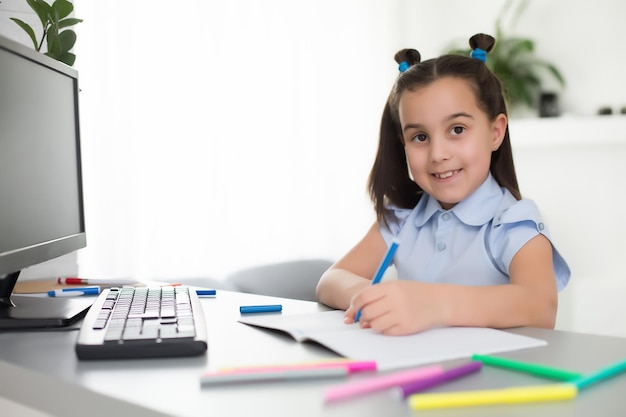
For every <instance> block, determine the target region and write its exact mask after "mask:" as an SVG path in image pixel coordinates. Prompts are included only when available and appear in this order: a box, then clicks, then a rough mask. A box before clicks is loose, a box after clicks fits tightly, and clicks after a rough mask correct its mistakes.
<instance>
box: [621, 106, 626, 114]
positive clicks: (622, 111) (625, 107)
mask: <svg viewBox="0 0 626 417" xmlns="http://www.w3.org/2000/svg"><path fill="white" fill-rule="evenodd" d="M620 113H622V114H626V106H624V107H622V109H621V110H620Z"/></svg>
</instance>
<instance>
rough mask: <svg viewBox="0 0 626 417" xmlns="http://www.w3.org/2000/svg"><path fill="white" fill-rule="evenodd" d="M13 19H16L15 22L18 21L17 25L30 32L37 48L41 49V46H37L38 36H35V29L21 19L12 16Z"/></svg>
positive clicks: (29, 34)
mask: <svg viewBox="0 0 626 417" xmlns="http://www.w3.org/2000/svg"><path fill="white" fill-rule="evenodd" d="M11 20H12V21H14V22H15V23H17V25H18V26H19V27H21V28H22V29H24V31H25V32H26V33H28V36H30V39H31V40H32V41H33V45H34V46H35V50H37V51H39V48H38V47H37V46H38V45H37V37H36V36H35V31H34V30H33V28H31V27H30V25H29V24H28V23H26V22H23V21H21V20H20V19H16V18H14V17H12V18H11Z"/></svg>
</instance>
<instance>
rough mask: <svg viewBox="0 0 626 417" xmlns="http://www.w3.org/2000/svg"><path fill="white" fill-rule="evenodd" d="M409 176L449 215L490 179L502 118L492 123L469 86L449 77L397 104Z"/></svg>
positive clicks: (504, 122)
mask: <svg viewBox="0 0 626 417" xmlns="http://www.w3.org/2000/svg"><path fill="white" fill-rule="evenodd" d="M399 113H400V125H401V128H402V137H403V140H404V147H405V152H406V158H407V162H408V164H409V171H410V172H411V175H412V176H413V179H414V181H415V182H416V183H417V184H418V185H419V186H420V188H421V189H422V190H424V191H425V192H426V193H428V194H429V195H431V196H432V197H434V198H436V199H437V201H439V203H440V204H441V206H442V207H443V208H444V209H446V210H449V209H451V208H452V207H454V206H455V205H456V204H457V203H459V202H460V201H462V200H463V199H465V198H466V197H468V196H469V195H470V194H472V193H473V192H474V191H476V189H478V187H479V186H480V185H481V184H482V183H483V182H484V181H485V179H487V176H488V174H489V165H490V163H491V153H492V152H493V151H495V150H496V149H498V147H499V146H500V144H501V143H502V140H503V139H504V134H505V132H506V125H507V118H506V116H505V115H504V114H500V115H498V116H497V117H496V120H495V121H493V122H491V121H489V120H488V118H487V115H486V114H485V112H483V111H482V110H481V109H480V108H479V107H478V105H477V103H476V97H475V95H474V92H473V91H472V89H471V87H470V85H469V84H468V83H467V81H465V80H462V79H459V78H452V77H445V78H441V79H439V80H437V81H435V82H433V83H432V84H429V85H427V86H425V87H422V88H420V89H418V90H416V91H405V92H404V93H403V94H402V96H401V98H400V102H399Z"/></svg>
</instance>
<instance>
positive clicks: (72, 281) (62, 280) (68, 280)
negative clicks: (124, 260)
mask: <svg viewBox="0 0 626 417" xmlns="http://www.w3.org/2000/svg"><path fill="white" fill-rule="evenodd" d="M138 282H139V281H136V280H133V279H86V278H74V277H59V278H57V283H59V284H69V285H134V284H137V283H138Z"/></svg>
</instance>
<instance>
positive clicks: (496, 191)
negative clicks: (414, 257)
mask: <svg viewBox="0 0 626 417" xmlns="http://www.w3.org/2000/svg"><path fill="white" fill-rule="evenodd" d="M503 195H504V191H503V189H502V187H500V185H499V184H498V182H497V181H496V180H495V178H493V176H492V175H491V173H489V176H488V177H487V179H486V180H485V181H484V182H483V183H482V184H481V185H480V187H478V189H477V190H476V191H474V192H473V193H472V194H470V196H469V197H467V198H466V199H465V200H463V201H461V202H460V203H458V204H457V205H456V206H454V207H453V208H452V209H451V210H450V212H452V213H454V215H455V216H456V217H457V218H458V219H459V220H461V221H462V222H463V223H465V224H467V225H469V226H481V225H483V224H485V223H487V222H488V221H490V220H491V219H493V216H494V214H495V212H496V210H497V209H498V207H499V206H500V202H501V201H502V197H503ZM416 209H417V211H418V213H417V216H416V217H415V225H416V226H418V227H422V226H423V225H424V224H425V223H426V222H427V221H428V220H429V219H430V218H431V217H432V216H433V215H435V214H436V213H437V212H443V211H446V210H444V209H443V208H442V207H441V204H439V202H438V201H437V200H436V199H435V198H433V197H431V196H430V195H428V194H424V197H423V198H422V199H421V200H420V201H419V203H418V204H417V206H416Z"/></svg>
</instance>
